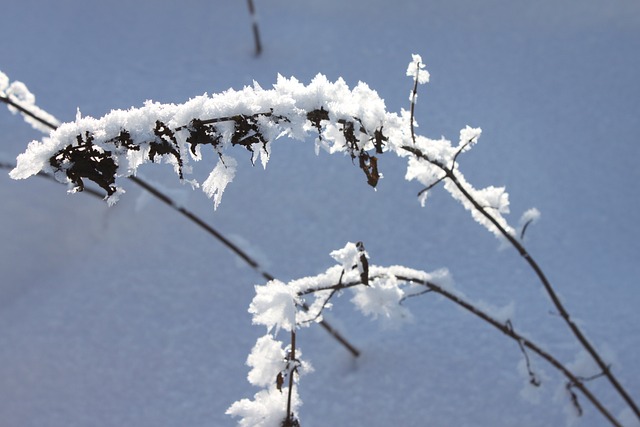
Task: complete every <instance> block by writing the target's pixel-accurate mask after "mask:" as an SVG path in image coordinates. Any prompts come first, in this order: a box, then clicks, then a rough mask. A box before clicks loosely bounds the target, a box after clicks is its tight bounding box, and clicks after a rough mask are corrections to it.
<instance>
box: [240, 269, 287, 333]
mask: <svg viewBox="0 0 640 427" xmlns="http://www.w3.org/2000/svg"><path fill="white" fill-rule="evenodd" d="M297 304H299V298H298V295H297V294H296V292H295V289H294V288H293V287H290V286H287V285H286V284H285V283H283V282H280V281H279V280H272V281H270V282H269V283H267V284H266V285H264V286H256V296H255V297H254V298H253V301H252V302H251V305H250V306H249V313H251V314H253V323H254V324H256V325H264V326H266V327H267V330H269V331H271V330H272V329H275V331H276V333H277V332H278V331H279V330H280V329H284V330H286V331H292V330H294V329H295V327H296V305H297Z"/></svg>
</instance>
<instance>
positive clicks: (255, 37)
mask: <svg viewBox="0 0 640 427" xmlns="http://www.w3.org/2000/svg"><path fill="white" fill-rule="evenodd" d="M247 5H248V6H249V14H250V15H251V26H252V28H253V41H254V44H255V47H256V56H260V54H261V53H262V43H261V42H260V30H259V29H258V17H257V16H256V8H255V6H254V5H253V0H247Z"/></svg>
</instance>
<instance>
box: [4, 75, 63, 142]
mask: <svg viewBox="0 0 640 427" xmlns="http://www.w3.org/2000/svg"><path fill="white" fill-rule="evenodd" d="M0 96H3V97H6V98H7V99H9V101H11V102H12V103H14V104H16V105H18V106H20V107H21V108H24V109H25V110H27V111H29V112H31V113H33V114H34V115H35V116H37V117H40V118H41V119H43V120H44V121H46V122H48V123H50V124H51V125H52V126H59V125H60V121H59V120H58V119H56V118H55V117H53V116H52V115H51V114H49V113H47V112H46V111H44V110H42V109H41V108H39V107H38V106H37V105H36V97H35V95H34V94H33V93H31V91H29V88H27V85H25V84H24V83H22V82H20V81H14V82H12V83H10V80H9V77H8V76H7V75H6V74H4V73H3V72H2V71H0ZM7 108H8V109H9V111H11V112H12V113H13V114H16V113H21V114H22V117H23V118H24V121H25V122H27V123H29V124H30V125H31V126H32V127H33V128H34V129H36V130H38V131H40V132H43V133H49V132H50V131H51V127H50V126H47V125H45V124H44V123H42V122H40V121H39V120H36V119H34V118H33V117H31V116H29V115H28V114H25V113H24V112H22V111H20V110H19V109H18V108H16V107H14V106H13V105H10V104H7Z"/></svg>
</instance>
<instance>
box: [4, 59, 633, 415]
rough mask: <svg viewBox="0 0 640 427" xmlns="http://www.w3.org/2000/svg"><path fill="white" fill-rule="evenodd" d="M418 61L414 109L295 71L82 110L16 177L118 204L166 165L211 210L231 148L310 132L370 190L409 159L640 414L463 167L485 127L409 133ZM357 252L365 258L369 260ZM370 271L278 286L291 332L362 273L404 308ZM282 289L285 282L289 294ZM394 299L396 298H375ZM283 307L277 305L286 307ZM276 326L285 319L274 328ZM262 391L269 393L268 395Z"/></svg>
mask: <svg viewBox="0 0 640 427" xmlns="http://www.w3.org/2000/svg"><path fill="white" fill-rule="evenodd" d="M423 68H424V64H423V63H422V59H421V58H420V56H419V55H414V56H413V61H412V62H411V63H410V64H409V66H408V68H407V75H409V76H411V77H412V78H413V79H414V81H413V83H414V84H413V91H412V93H411V95H410V99H411V111H410V112H406V111H404V110H403V111H401V112H400V113H392V112H388V111H387V110H386V108H385V105H384V101H383V100H382V99H380V97H379V96H378V94H377V93H376V92H375V91H373V90H372V89H370V88H369V87H368V86H367V85H366V84H364V83H359V84H358V85H357V86H356V87H354V88H353V89H350V88H349V87H348V86H347V85H346V84H345V82H344V81H343V80H341V79H339V80H338V81H336V82H329V81H328V80H327V79H326V78H325V77H324V76H322V75H318V76H316V77H315V78H314V79H313V80H312V81H311V82H310V83H309V84H308V85H306V86H305V85H304V84H302V83H300V82H298V81H297V80H296V79H295V78H290V79H287V78H284V77H282V76H279V77H278V80H277V82H276V84H275V85H273V88H271V89H263V88H262V87H260V86H259V85H258V84H257V83H254V85H253V86H251V87H245V88H244V89H242V90H240V91H235V90H231V89H230V90H228V91H226V92H223V93H220V94H214V95H211V96H209V95H206V94H205V95H203V96H200V97H197V98H194V99H191V100H189V101H187V102H185V103H184V104H177V105H176V104H159V103H153V102H147V103H146V104H145V105H144V106H143V107H140V108H132V109H130V110H127V111H123V110H115V111H112V112H110V113H109V114H107V115H105V116H104V117H102V118H99V119H95V118H91V117H81V115H80V114H79V113H78V115H77V117H76V121H75V122H72V123H65V124H63V125H61V126H60V127H59V128H58V129H57V130H56V131H54V132H52V133H51V134H50V136H49V137H48V138H45V139H43V140H42V141H34V142H32V143H31V144H29V147H28V149H27V150H26V151H25V153H23V154H21V155H20V156H19V157H18V162H17V166H16V168H15V169H14V170H13V171H12V172H11V176H12V177H13V178H15V179H22V178H27V177H29V176H32V175H35V174H37V173H39V172H42V171H44V172H47V173H51V174H53V175H54V176H55V177H56V178H57V179H59V180H60V181H61V182H66V183H69V184H71V185H72V186H73V190H72V191H81V190H82V189H83V188H84V180H86V179H88V180H91V181H94V182H95V183H96V184H98V185H99V186H100V187H101V188H103V189H104V190H105V191H106V192H107V195H108V198H107V201H108V202H109V203H114V202H115V201H117V199H118V197H119V196H120V195H121V194H122V193H123V192H124V190H123V189H122V188H121V187H120V186H119V180H120V179H121V178H123V177H129V176H135V174H136V171H137V168H138V167H139V166H140V165H142V164H144V163H147V162H161V161H164V162H167V163H170V164H171V165H173V168H174V170H175V172H176V174H177V175H178V176H179V178H180V179H181V180H182V181H186V182H189V183H190V184H192V185H193V186H194V187H198V186H199V187H201V188H202V189H203V191H204V192H205V193H206V194H207V195H208V196H209V197H210V198H212V199H213V201H214V206H216V207H217V206H218V204H219V203H220V201H221V197H222V194H223V193H224V191H225V189H226V188H227V186H228V184H229V183H231V182H232V181H233V179H234V177H235V173H236V166H237V161H236V160H235V158H234V157H232V156H231V154H230V151H231V149H232V148H233V147H235V146H238V145H239V146H242V147H244V148H245V149H246V150H247V151H248V152H249V153H250V154H249V157H250V161H251V162H252V163H255V162H256V161H258V160H259V161H260V162H261V163H262V165H263V167H266V165H267V162H268V160H269V157H270V155H271V153H272V151H273V149H274V147H273V145H274V144H273V142H274V141H276V140H277V139H278V138H281V137H283V136H284V137H289V138H293V139H307V138H308V137H309V136H314V137H315V150H316V153H318V152H319V150H320V149H321V148H322V149H324V150H325V151H327V152H329V153H331V154H333V153H341V154H343V155H347V156H349V157H350V158H351V160H352V163H354V164H356V160H357V165H358V167H359V168H360V169H361V170H362V171H363V173H364V175H365V177H366V181H367V183H368V184H369V185H371V186H373V187H375V186H376V185H378V182H379V180H380V179H381V177H382V175H381V173H380V172H379V159H378V156H379V155H381V154H383V153H394V154H396V155H397V156H399V157H402V158H407V159H408V167H407V172H406V175H405V178H406V179H407V180H417V181H418V182H420V183H421V184H422V185H423V186H424V187H425V189H424V190H423V191H421V192H420V194H419V198H420V201H421V203H422V204H424V203H425V202H426V199H427V196H428V194H429V191H430V190H432V189H433V188H434V187H435V186H437V185H439V184H440V183H442V184H443V188H444V189H445V190H446V191H447V192H449V193H450V195H451V196H452V197H453V198H454V199H455V200H457V201H458V202H460V203H461V204H462V206H463V207H464V208H465V209H466V210H468V211H469V212H470V214H471V216H472V217H473V218H474V219H475V220H476V221H477V222H478V223H479V224H481V225H482V226H484V227H485V228H487V229H488V230H489V231H490V232H492V233H493V234H494V235H495V236H496V237H498V238H500V239H503V240H506V241H507V242H509V243H510V244H511V245H512V246H513V247H514V248H515V249H516V250H517V251H518V253H519V254H520V255H521V256H522V257H523V258H524V259H525V260H526V262H527V263H528V265H529V266H530V267H531V268H532V269H533V271H534V272H535V274H536V275H537V277H538V278H539V280H540V282H541V283H542V285H543V288H544V289H545V291H546V292H547V294H548V295H549V297H550V299H551V301H552V304H553V306H554V307H555V309H556V310H557V311H558V313H559V314H560V316H561V317H562V318H563V319H564V321H565V323H566V324H567V325H568V327H569V329H570V330H571V331H572V333H573V334H574V336H575V337H576V339H577V341H578V342H579V343H580V344H581V345H582V346H583V347H584V348H585V350H586V351H587V353H588V354H589V355H590V356H591V357H592V358H593V360H595V361H596V363H597V365H598V366H599V368H600V369H601V371H602V372H603V374H604V376H606V377H607V379H608V380H609V382H610V383H611V384H612V386H613V387H614V389H615V390H616V391H617V392H618V393H619V394H620V396H622V398H623V399H624V400H625V402H626V403H627V404H628V405H629V407H630V408H631V409H632V410H633V412H634V413H635V414H636V416H637V417H638V418H639V419H640V410H639V409H638V406H637V405H636V403H635V402H634V400H633V399H632V398H631V397H630V395H629V394H628V393H627V391H626V390H625V389H624V387H623V386H622V385H621V384H620V382H619V381H618V380H617V378H616V377H615V376H614V374H613V372H612V371H611V369H610V368H609V366H608V365H607V364H606V363H605V362H604V359H603V358H602V357H601V356H600V354H599V353H598V351H597V350H596V349H595V348H594V346H593V345H592V344H591V343H590V342H589V341H588V340H587V338H586V337H585V335H584V333H583V332H582V331H581V330H580V328H579V327H578V326H577V325H576V323H575V322H574V321H573V320H572V319H571V317H570V315H569V313H568V312H567V310H566V309H565V307H564V305H563V303H562V302H561V300H560V299H559V297H558V295H557V293H556V291H555V290H554V288H553V287H552V285H551V283H550V282H549V280H548V279H547V277H546V275H545V274H544V272H543V271H542V269H541V268H540V266H539V265H538V264H537V262H536V261H535V260H534V259H533V257H532V256H531V254H530V253H529V252H528V251H527V250H526V248H525V247H524V245H523V243H522V242H521V240H519V239H518V238H517V233H516V230H515V229H514V228H513V227H512V226H511V225H510V224H509V222H508V221H507V219H506V217H505V215H506V214H508V213H509V195H508V193H507V192H506V190H505V188H504V187H495V186H488V187H485V188H481V189H476V188H474V187H473V186H472V185H471V183H469V182H468V181H467V180H466V179H465V177H464V175H463V173H462V172H461V170H460V167H459V162H458V158H459V156H460V155H461V154H462V153H466V152H467V151H469V150H470V149H471V148H472V147H473V146H474V145H475V144H476V143H477V142H478V139H479V137H480V134H481V129H479V128H472V127H469V126H467V127H465V128H464V129H462V130H461V131H460V137H459V141H458V142H457V143H452V142H451V141H449V140H447V139H445V138H444V137H443V138H440V139H430V138H428V137H425V136H422V135H417V134H416V133H415V129H414V128H415V125H416V124H415V118H414V111H415V105H416V99H417V87H418V84H419V83H425V82H426V81H428V78H429V74H428V72H427V71H426V70H424V69H423ZM5 86H6V85H5ZM203 146H210V147H207V148H210V149H211V150H212V151H213V152H214V153H215V154H216V155H217V157H218V161H217V164H216V165H215V167H214V168H213V170H212V171H211V172H210V174H209V177H208V178H207V179H206V180H204V181H203V182H196V181H195V180H193V179H191V180H190V179H188V178H187V176H188V175H189V173H190V171H191V163H192V162H197V161H199V160H201V159H202V158H203V156H202V147H203ZM538 216H539V212H537V210H533V209H532V210H529V211H527V212H526V213H525V215H524V216H523V225H522V231H521V236H523V235H524V231H525V230H526V228H527V226H528V225H529V223H530V221H529V220H534V219H536V218H537V217H538ZM361 255H362V251H361V252H360V256H361ZM363 259H365V260H366V257H365V258H363ZM366 267H367V268H365V264H364V263H362V262H361V266H360V267H359V268H357V269H356V270H358V273H357V277H353V278H351V276H350V275H353V274H355V273H354V272H353V271H351V270H350V271H347V269H346V267H344V268H342V269H340V268H337V269H335V270H334V271H332V272H331V273H330V274H329V271H328V272H327V274H329V276H327V278H328V279H331V280H328V281H327V282H323V283H324V285H322V286H325V287H324V288H323V287H322V286H320V285H318V286H316V287H315V288H314V287H309V286H308V283H305V284H304V288H305V292H306V291H309V290H311V291H312V293H313V294H314V295H319V296H320V298H319V299H316V300H315V301H314V302H313V303H311V304H309V305H307V303H305V302H303V301H302V300H300V299H299V298H300V296H301V295H302V294H300V293H298V291H296V286H297V285H296V283H295V282H291V283H289V284H288V286H284V285H283V286H279V287H280V288H282V289H281V291H282V292H283V293H282V295H280V296H281V297H282V298H284V299H283V300H282V301H284V300H286V298H285V295H286V294H287V292H288V293H291V292H294V293H293V294H291V295H292V296H295V298H294V303H293V309H291V310H292V311H291V312H292V313H294V315H293V318H292V319H289V321H288V322H289V323H288V324H287V325H286V327H285V328H284V329H287V328H289V329H288V330H292V328H293V329H295V327H296V325H302V324H304V323H306V324H309V323H312V321H315V320H318V319H321V318H322V316H321V315H322V311H323V310H324V309H326V308H327V307H328V306H329V304H330V302H329V301H330V299H331V298H332V297H333V294H334V293H335V284H336V283H340V286H348V285H349V284H351V283H354V289H359V288H361V286H356V285H355V284H356V283H360V284H362V283H365V284H366V283H367V281H369V283H368V284H369V286H364V288H366V291H363V292H362V293H358V295H357V296H356V297H354V300H355V301H360V302H359V303H358V304H360V305H361V307H360V308H361V309H362V310H363V311H364V312H366V313H369V314H372V315H378V316H389V315H390V313H391V312H401V313H405V312H404V310H403V307H402V306H401V304H399V302H400V301H402V300H403V299H404V298H406V295H404V294H402V292H400V293H399V292H398V289H399V288H398V286H396V285H395V284H394V281H396V282H397V281H398V280H400V279H399V277H401V276H398V275H395V274H394V275H390V276H384V278H383V277H382V276H377V275H376V272H375V270H374V269H373V268H372V267H369V266H368V265H366ZM367 269H368V270H367ZM365 270H367V271H365ZM360 275H362V276H360ZM364 278H366V279H367V281H365V280H364ZM316 279H317V278H316ZM270 283H271V282H270ZM272 286H275V285H272ZM284 288H291V289H289V290H287V291H285V290H284ZM432 290H433V289H432ZM291 295H290V296H291ZM282 298H281V299H282ZM296 298H297V300H296ZM396 298H397V301H396ZM390 300H393V301H396V303H395V304H393V305H388V304H381V303H380V302H381V301H383V302H384V301H387V302H388V301H390ZM282 301H277V303H282ZM254 302H255V300H254ZM296 307H297V308H296ZM299 308H303V309H304V308H308V310H306V311H305V313H306V314H300V315H297V314H295V313H297V311H298V309H299ZM280 309H284V306H281V307H280ZM270 310H271V309H270ZM303 311H304V310H303ZM405 314H406V313H405ZM263 315H265V314H264V313H263ZM266 316H267V317H273V316H271V315H266ZM485 320H486V319H485ZM254 321H255V317H254ZM260 322H262V320H261V321H260ZM260 322H258V323H260ZM490 323H491V322H490ZM273 327H274V326H273V325H272V326H270V327H269V328H270V329H271V328H273ZM281 327H283V325H280V326H278V327H277V328H276V330H277V329H279V328H281ZM503 332H504V331H503ZM505 333H506V332H505ZM507 335H509V334H508V333H507ZM519 342H520V343H521V344H522V345H524V346H525V347H527V348H529V350H532V351H534V352H536V350H534V349H533V348H531V347H528V346H527V345H525V344H524V343H525V341H519ZM541 356H542V355H541ZM542 357H543V358H544V356H542ZM550 363H551V362H550ZM557 368H558V369H560V367H557ZM560 370H561V369H560ZM579 383H580V382H579V381H578V382H576V383H574V382H573V380H571V382H570V384H572V385H571V388H575V387H577V388H580V387H579V385H578V384H579ZM585 395H586V396H587V397H588V395H587V394H586V393H585ZM268 396H269V399H271V394H268ZM292 400H294V401H295V399H293V398H292ZM594 404H595V403H594ZM596 406H597V405H596ZM287 412H288V411H287ZM601 412H602V411H601ZM238 414H239V412H236V415H238ZM603 414H604V412H603ZM605 416H606V414H605ZM614 425H616V424H614Z"/></svg>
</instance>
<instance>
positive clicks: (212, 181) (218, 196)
mask: <svg viewBox="0 0 640 427" xmlns="http://www.w3.org/2000/svg"><path fill="white" fill-rule="evenodd" d="M237 167H238V162H237V161H236V160H235V159H234V158H233V157H225V158H224V159H220V160H218V164H217V165H216V167H215V168H214V169H213V171H212V172H211V173H210V174H209V177H208V178H207V179H206V180H205V181H204V182H203V183H202V191H204V192H205V194H206V195H207V196H209V197H210V198H211V199H213V206H214V209H218V205H219V204H220V201H221V200H222V193H224V189H225V188H227V185H229V183H230V182H231V181H233V178H234V177H235V175H236V168H237Z"/></svg>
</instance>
